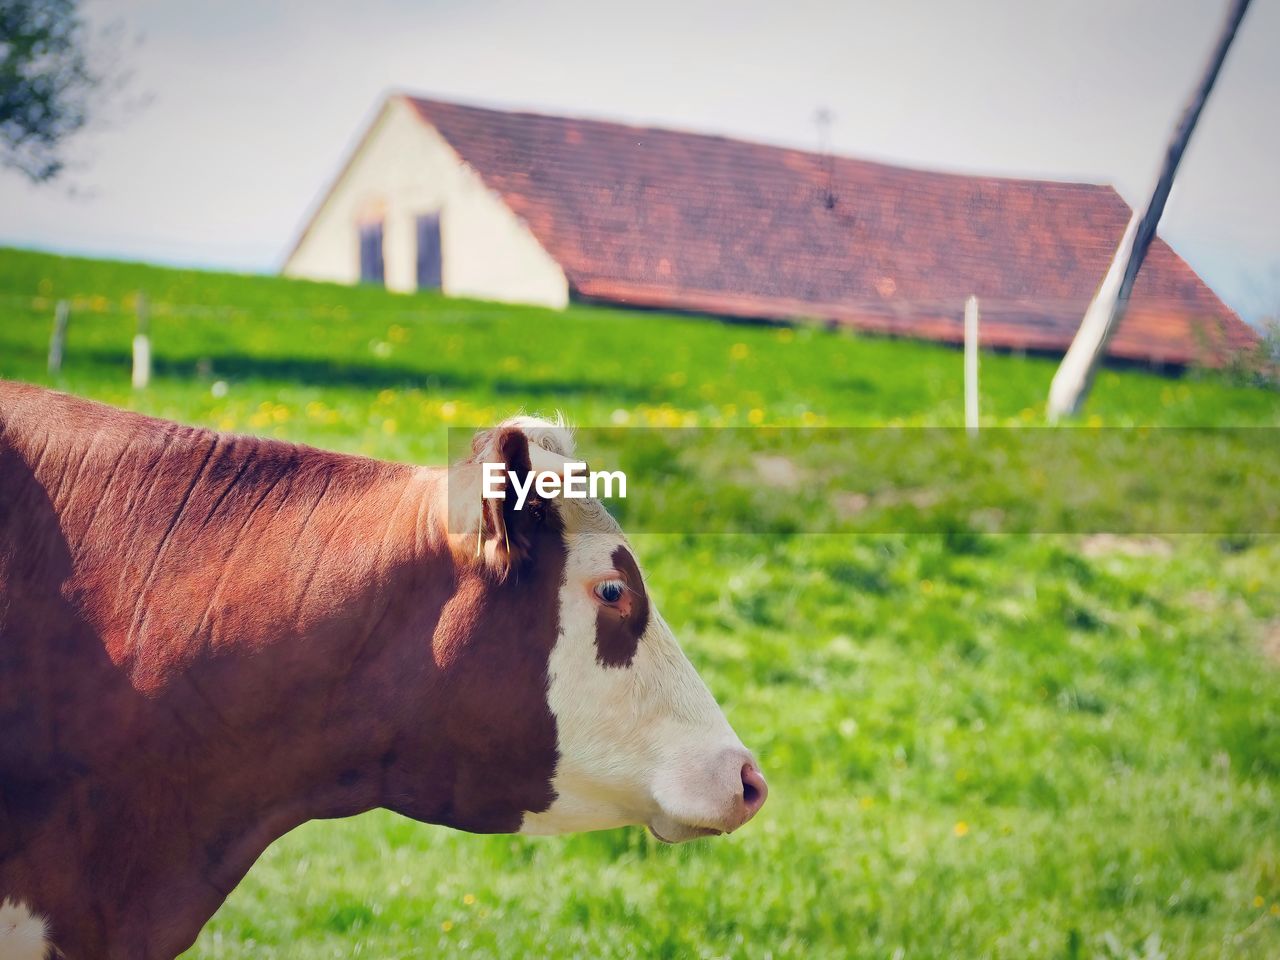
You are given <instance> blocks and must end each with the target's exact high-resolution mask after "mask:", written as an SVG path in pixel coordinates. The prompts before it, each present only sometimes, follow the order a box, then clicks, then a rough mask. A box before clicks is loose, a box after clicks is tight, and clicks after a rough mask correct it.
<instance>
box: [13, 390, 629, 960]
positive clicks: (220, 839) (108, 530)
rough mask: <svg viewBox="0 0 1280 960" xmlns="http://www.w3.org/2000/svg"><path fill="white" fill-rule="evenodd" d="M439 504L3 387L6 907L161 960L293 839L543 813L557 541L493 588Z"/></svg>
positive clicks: (403, 478)
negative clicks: (395, 815)
mask: <svg viewBox="0 0 1280 960" xmlns="http://www.w3.org/2000/svg"><path fill="white" fill-rule="evenodd" d="M503 441H504V442H503V443H502V444H501V448H502V449H503V451H504V452H505V453H507V454H508V455H509V456H512V457H516V458H518V457H519V454H520V451H519V449H518V443H515V442H514V441H512V440H511V439H510V438H503ZM525 460H526V461H527V451H526V453H525ZM443 488H444V473H443V471H424V470H415V469H413V468H410V467H406V466H403V465H396V464H387V463H379V462H376V461H372V460H367V459H362V458H358V457H349V456H342V455H339V454H334V453H327V452H323V451H320V450H313V449H310V448H307V447H302V446H295V445H292V444H286V443H281V442H276V441H270V440H260V439H253V438H247V437H232V436H225V435H220V434H215V433H213V432H210V431H207V430H198V429H193V428H189V427H182V426H178V425H176V424H172V423H167V422H164V421H159V420H153V419H149V418H146V417H142V416H138V415H135V414H131V413H126V412H123V411H119V410H115V409H112V408H109V407H106V406H102V405H99V404H95V403H91V402H88V401H84V400H80V399H77V398H73V397H69V396H65V395H62V394H57V393H53V392H50V391H46V390H42V389H38V388H34V387H28V386H22V385H18V384H9V383H0V729H3V730H4V731H5V736H4V737H3V738H0V896H13V897H16V898H20V899H22V900H24V901H25V902H27V903H28V904H30V905H31V906H32V907H33V908H34V909H36V910H38V911H39V912H40V913H41V914H43V915H45V916H47V917H48V918H49V921H50V936H51V939H52V941H53V943H55V944H57V945H58V947H60V948H61V949H62V950H63V951H64V952H65V954H66V955H67V956H68V957H69V958H71V960H78V958H88V957H92V958H98V957H121V958H124V957H128V958H157V957H172V956H174V955H175V954H177V953H179V952H181V951H182V950H183V949H185V948H186V947H187V946H189V945H190V944H191V942H192V941H193V940H194V939H195V937H196V934H197V933H198V932H199V930H200V928H201V926H203V924H204V923H205V921H206V920H207V919H208V918H209V917H210V916H211V915H212V914H213V913H214V911H215V910H216V909H217V908H218V906H219V904H221V902H222V900H223V899H224V898H225V897H226V895H227V894H228V893H229V892H230V890H231V889H232V888H233V887H234V886H235V885H236V883H237V882H238V881H239V880H240V879H241V877H243V875H244V874H245V872H246V871H247V870H248V869H249V867H250V865H251V864H252V863H253V862H254V860H255V859H256V858H257V857H258V856H259V854H261V852H262V851H263V850H264V849H265V848H266V847H267V845H268V844H270V843H271V842H272V841H273V840H275V839H276V838H277V837H279V836H281V835H283V834H284V833H285V832H287V831H288V830H290V829H292V828H293V827H295V826H297V825H298V824H300V823H302V822H304V821H306V820H309V819H312V818H317V817H337V816H347V815H351V814H356V813H359V812H362V811H365V810H369V809H371V808H374V807H379V806H383V807H388V808H390V809H393V810H397V811H399V812H401V813H404V814H406V815H408V816H411V817H415V818H417V819H419V820H423V821H428V822H432V823H440V824H446V825H449V826H453V827H457V828H460V829H464V830H471V831H480V832H492V831H509V830H514V829H516V828H518V826H519V824H520V821H521V816H522V812H523V811H526V810H533V811H539V810H543V809H546V808H547V807H548V806H549V805H550V803H551V801H552V799H553V794H552V791H551V788H550V780H551V776H552V773H553V771H554V767H555V763H556V735H555V722H554V719H553V717H552V715H551V713H550V711H549V709H548V707H547V703H546V684H547V659H548V656H549V654H550V651H551V648H552V646H553V644H554V642H555V638H556V635H557V630H558V623H557V618H558V612H557V610H558V607H557V599H556V598H557V591H558V586H559V583H560V581H561V578H562V575H563V566H564V544H563V538H562V537H561V536H560V533H559V530H558V528H557V526H556V524H555V523H553V522H547V521H546V512H545V511H544V512H543V521H542V522H533V521H532V520H524V519H522V520H521V521H520V522H521V523H525V524H528V525H527V526H524V527H521V528H520V529H519V530H518V531H515V533H516V534H517V536H516V538H515V541H514V545H513V548H512V549H513V551H514V550H515V549H517V548H518V550H519V551H520V552H521V556H522V557H523V558H524V559H523V562H521V563H520V564H519V570H518V573H517V574H516V575H513V576H508V577H505V578H496V582H495V578H494V577H493V576H491V575H490V571H488V570H486V568H485V566H484V565H483V564H477V563H468V562H462V561H460V560H459V559H458V557H459V555H460V551H459V549H458V547H457V544H456V542H451V541H450V539H449V538H448V536H447V534H446V532H445V524H444V520H443V514H444V511H445V509H446V508H445V506H444V500H445V495H444V489H443ZM531 516H532V515H531ZM501 532H502V531H499V530H495V529H489V530H488V531H487V534H488V536H489V538H493V537H494V536H495V535H498V534H501ZM512 532H513V531H510V530H508V531H506V533H507V536H508V538H509V537H510V535H511V533H512ZM455 539H456V538H455ZM530 558H532V560H533V562H528V561H529V559H530ZM637 582H638V581H637Z"/></svg>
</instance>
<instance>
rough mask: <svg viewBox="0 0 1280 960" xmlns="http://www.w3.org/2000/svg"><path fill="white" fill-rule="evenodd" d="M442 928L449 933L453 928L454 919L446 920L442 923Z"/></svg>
mask: <svg viewBox="0 0 1280 960" xmlns="http://www.w3.org/2000/svg"><path fill="white" fill-rule="evenodd" d="M440 929H441V930H443V931H444V932H445V933H448V932H449V931H450V930H452V929H453V921H452V920H446V921H445V922H444V923H442V924H440Z"/></svg>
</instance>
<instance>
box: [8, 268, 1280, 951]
mask: <svg viewBox="0 0 1280 960" xmlns="http://www.w3.org/2000/svg"><path fill="white" fill-rule="evenodd" d="M138 290H145V291H146V293H147V295H148V297H149V299H150V301H151V304H152V308H153V309H152V313H153V318H152V329H153V336H154V342H155V349H156V353H157V359H158V362H157V371H158V375H157V377H156V380H155V382H154V384H153V386H152V388H151V389H150V390H149V391H147V392H146V393H145V394H134V393H133V392H131V391H130V389H129V387H128V369H129V361H128V349H129V348H128V343H129V337H130V335H131V334H132V316H131V313H130V309H131V303H132V298H133V297H134V296H135V295H136V292H137V291H138ZM62 297H66V298H70V299H74V300H75V301H76V304H77V307H76V309H75V310H74V311H73V315H72V320H71V331H70V337H69V342H68V348H67V360H66V364H65V368H64V371H63V373H62V375H61V376H60V377H59V378H58V379H57V380H56V381H53V382H55V383H56V385H58V386H61V387H62V388H64V389H68V390H72V391H74V392H77V393H81V394H84V395H87V396H92V397H96V398H99V399H104V400H108V401H110V402H113V403H118V404H121V405H125V406H130V407H134V408H136V409H141V410H145V411H147V412H150V413H155V414H159V415H163V416H169V417H173V418H176V419H179V420H183V421H186V422H191V423H201V424H209V425H213V426H223V427H225V428H227V429H235V430H241V431H251V432H258V433H263V434H269V435H276V436H282V437H287V438H290V439H297V440H304V441H307V442H310V443H315V444H318V445H322V446H327V447H331V448H335V449H343V450H350V451H356V452H363V453H368V454H372V455H375V456H380V457H385V458H390V459H404V460H413V461H417V462H438V461H439V460H440V459H441V458H442V457H443V455H444V450H445V427H447V426H450V425H458V424H466V423H483V422H489V421H492V420H494V419H496V418H499V417H501V416H504V415H506V414H508V413H510V412H511V411H513V410H516V409H519V408H524V409H527V410H544V411H545V410H551V409H557V408H558V409H562V410H564V412H565V413H566V415H567V416H568V417H569V418H570V419H571V420H573V421H575V422H577V423H580V424H587V425H590V424H608V423H617V422H628V423H653V424H664V425H665V424H675V423H681V424H699V425H721V424H732V425H740V426H744V425H750V424H754V423H766V424H827V425H854V424H856V425H875V424H883V423H890V422H901V423H907V424H931V425H932V424H939V425H955V424H956V423H958V422H959V421H960V417H961V402H960V400H961V398H960V373H961V366H960V364H961V359H960V355H959V354H958V353H957V352H955V351H952V350H949V349H945V348H940V347H935V346H930V345H924V344H915V343H906V342H891V341H884V340H874V339H859V338H854V337H849V336H845V335H836V334H831V333H827V332H822V331H816V330H814V331H809V330H797V331H790V330H779V329H775V328H766V327H750V326H732V325H724V324H719V323H715V322H710V321H706V320H699V319H690V318H676V317H667V316H662V315H657V314H638V313H620V312H614V311H609V310H605V309H589V308H580V307H575V308H573V309H570V310H569V311H566V312H564V313H553V312H548V311H542V310H536V309H530V308H519V307H507V306H499V305H494V304H481V303H470V302H462V301H446V300H441V299H438V298H434V297H429V296H413V297H405V296H393V295H388V294H385V293H382V292H380V291H374V290H367V289H346V288H339V287H332V286H326V285H319V284H307V283H293V282H287V281H282V280H276V279H270V278H246V277H234V276H225V275H216V274H201V273H193V272H184V271H170V270H163V269H159V268H152V267H144V266H134V265H122V264H114V263H102V262H93V261H84V260H71V259H60V258H54V257H50V256H44V255H39V254H32V253H22V252H15V251H0V376H6V377H15V378H19V379H24V380H32V381H35V382H42V383H48V382H51V381H50V380H49V378H48V377H47V375H46V374H45V371H44V364H45V350H46V344H47V337H48V328H49V322H50V319H51V317H52V311H53V302H54V301H55V300H56V299H58V298H62ZM197 307H198V308H199V309H192V308H197ZM1052 372H1053V364H1052V363H1051V362H1049V361H1045V360H1041V359H1036V358H1016V357H1008V356H986V357H984V358H983V377H984V380H983V409H984V411H985V419H986V422H987V423H989V424H1006V423H1008V424H1024V423H1038V422H1039V421H1040V410H1041V409H1042V403H1043V398H1044V395H1045V392H1046V388H1047V384H1048V381H1049V378H1050V376H1051V375H1052ZM217 383H225V384H226V392H225V395H222V396H218V395H215V391H214V389H213V387H214V385H215V384H217ZM221 390H222V388H221V387H218V390H217V392H219V393H220V392H221ZM1089 410H1090V413H1091V415H1093V416H1096V417H1097V418H1098V419H1099V421H1100V422H1103V423H1107V424H1121V425H1123V424H1179V425H1181V424H1214V425H1225V424H1249V425H1266V426H1276V425H1280V395H1278V394H1277V393H1275V392H1274V391H1265V390H1260V389H1254V388H1247V387H1241V386H1235V385H1232V384H1231V383H1229V382H1227V381H1225V380H1223V379H1221V378H1218V377H1215V376H1212V375H1203V376H1200V375H1192V376H1187V377H1183V378H1178V379H1174V378H1167V377H1161V376H1156V375H1153V374H1150V373H1143V372H1137V371H1127V372H1117V371H1106V372H1104V373H1103V375H1102V376H1101V377H1100V378H1099V380H1098V384H1097V387H1096V391H1095V395H1094V397H1093V399H1092V401H1091V403H1090V407H1089ZM637 540H638V543H637V548H638V550H639V552H640V555H641V558H642V561H643V562H644V563H645V566H646V569H647V576H648V579H649V582H650V585H651V589H652V592H653V593H654V594H655V596H656V597H657V599H658V601H659V602H660V604H661V606H662V609H663V612H664V615H665V617H666V618H667V619H668V620H669V621H670V622H671V623H672V624H673V625H674V626H675V627H676V630H677V633H678V634H679V635H680V636H681V637H682V639H683V641H684V644H685V647H686V649H687V650H688V652H689V654H690V657H691V658H692V659H693V661H694V663H695V664H696V665H697V666H698V668H699V669H700V670H701V672H702V673H703V675H704V676H705V677H706V678H707V681H708V683H709V684H710V685H711V687H712V689H713V690H714V692H715V693H716V695H717V696H718V697H719V698H720V700H721V702H722V704H723V705H724V707H725V709H726V712H727V713H728V715H729V718H730V720H731V722H732V723H733V724H734V726H735V727H736V728H737V729H738V731H739V732H740V733H741V735H742V736H743V739H744V740H745V742H747V743H748V744H749V745H751V746H753V747H754V748H755V749H756V750H757V752H758V753H759V755H760V757H761V760H762V762H763V764H764V766H765V769H766V771H767V773H768V774H769V777H770V785H771V787H772V793H771V799H770V801H769V804H768V806H767V807H766V808H765V811H764V812H763V813H762V814H761V816H760V817H759V818H758V819H757V821H755V822H753V823H752V824H751V825H750V826H749V827H747V828H746V829H744V830H743V831H741V832H740V833H738V834H735V835H734V836H732V837H729V838H721V839H716V840H713V841H704V842H698V843H695V844H690V845H686V846H683V847H679V848H667V847H663V846H661V845H659V844H657V843H656V842H654V841H652V840H651V839H650V838H648V837H647V836H646V835H645V834H644V833H642V832H641V831H638V830H630V831H615V832H611V833H603V834H592V835H585V836H580V837H573V838H562V839H540V840H533V839H523V838H513V837H472V836H466V835H463V834H457V833H452V832H449V831H445V830H442V829H438V828H432V827H425V826H421V825H418V824H414V823H411V822H409V821H406V820H403V819H399V818H397V817H395V816H392V815H390V814H384V813H375V814H370V815H366V816H364V817H360V818H356V819H354V820H350V821H341V822H326V823H313V824H309V825H307V826H306V827H304V828H302V829H300V830H297V831H295V832H294V833H293V834H291V835H290V836H288V837H287V838H285V839H284V840H282V841H280V842H279V843H277V844H276V845H274V846H273V847H272V848H271V849H270V850H269V851H268V852H267V854H266V855H265V856H264V857H263V859H262V860H261V862H260V863H259V864H258V865H257V866H256V867H255V868H254V870H253V871H252V872H251V873H250V875H249V877H248V878H247V879H246V881H245V882H244V883H243V884H242V885H241V886H240V888H239V889H238V890H237V891H236V892H235V893H234V894H233V895H232V897H231V898H230V899H229V900H228V902H227V904H226V905H225V906H224V908H223V909H222V910H221V911H220V912H219V914H218V915H217V917H216V918H215V919H214V920H213V922H212V923H211V924H210V925H209V927H208V928H207V929H206V930H205V932H204V933H203V934H202V936H201V938H200V940H199V941H198V943H197V945H196V946H195V948H193V950H192V951H191V952H190V954H189V955H188V956H189V957H192V958H249V957H253V958H274V957H279V958H304V960H306V958H319V957H350V956H356V955H360V956H369V957H379V958H395V957H405V958H407V957H419V956H432V955H438V954H444V955H458V956H463V955H465V956H480V957H502V958H507V957H513V956H522V955H530V956H537V955H556V956H609V957H633V956H634V957H650V956H669V957H686V956H705V957H719V956H735V957H736V956H743V957H769V956H774V957H779V956H795V957H818V956H853V957H868V958H871V957H884V958H887V957H893V956H900V957H910V958H923V957H938V958H944V957H993V958H994V957H1000V958H1025V957H1052V958H1075V957H1081V958H1083V957H1104V958H1140V957H1142V958H1146V957H1159V956H1167V957H1249V958H1269V957H1275V956H1277V955H1280V663H1277V662H1276V661H1275V660H1274V659H1272V657H1270V656H1269V655H1268V654H1266V653H1264V648H1270V649H1273V650H1276V649H1280V578H1278V577H1277V575H1276V571H1277V570H1278V569H1280V538H1275V537H1233V538H1227V539H1222V538H1214V537H1207V536H1181V537H1167V538H1159V539H1157V538H1121V539H1117V540H1106V539H1100V538H1082V537H1067V536H1040V537H1027V536H1007V537H973V536H964V535H948V536H924V535H880V536H860V537H853V536H847V537H800V536H796V537H744V536H724V537H711V536H703V537H694V536H656V535H646V536H643V537H639V538H637Z"/></svg>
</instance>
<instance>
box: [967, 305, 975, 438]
mask: <svg viewBox="0 0 1280 960" xmlns="http://www.w3.org/2000/svg"><path fill="white" fill-rule="evenodd" d="M964 428H965V429H966V430H968V431H969V436H971V437H976V436H977V435H978V298H977V297H970V298H969V299H968V300H966V301H965V302H964Z"/></svg>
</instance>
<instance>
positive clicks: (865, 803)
mask: <svg viewBox="0 0 1280 960" xmlns="http://www.w3.org/2000/svg"><path fill="white" fill-rule="evenodd" d="M875 805H876V798H875V797H861V798H859V800H858V806H860V807H862V809H863V810H870V809H871V808H872V807H874V806H875Z"/></svg>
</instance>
